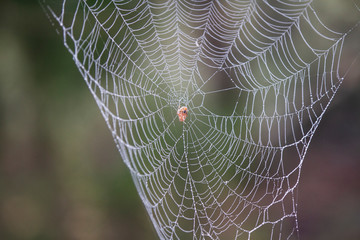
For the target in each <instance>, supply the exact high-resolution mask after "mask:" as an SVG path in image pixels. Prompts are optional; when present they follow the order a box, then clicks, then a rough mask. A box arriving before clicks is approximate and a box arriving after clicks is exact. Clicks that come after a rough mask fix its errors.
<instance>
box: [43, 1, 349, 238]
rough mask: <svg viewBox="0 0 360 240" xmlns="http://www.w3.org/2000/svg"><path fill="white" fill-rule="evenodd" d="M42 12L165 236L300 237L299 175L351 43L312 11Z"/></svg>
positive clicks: (63, 8) (288, 7)
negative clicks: (181, 114)
mask: <svg viewBox="0 0 360 240" xmlns="http://www.w3.org/2000/svg"><path fill="white" fill-rule="evenodd" d="M55 2H56V1H55ZM43 6H44V8H45V9H46V11H47V12H48V13H49V16H50V18H51V19H52V20H53V22H54V24H55V25H56V26H57V27H58V28H60V29H61V33H62V36H63V38H64V44H65V46H66V48H67V49H68V50H69V52H70V53H71V54H72V56H73V59H74V61H75V63H76V65H77V67H78V68H79V70H80V72H81V74H82V76H83V77H84V79H85V81H86V83H87V84H88V86H89V89H90V91H91V93H92V94H93V96H94V98H95V100H96V102H97V104H98V106H99V108H100V110H101V112H102V114H103V116H104V118H105V120H106V123H107V124H108V126H109V128H110V130H111V132H112V134H113V136H114V139H115V141H116V143H117V147H118V149H119V151H120V154H121V157H122V158H123V160H124V161H125V163H126V165H127V166H128V168H129V169H130V171H131V174H132V176H133V179H134V183H135V185H136V188H137V190H138V193H139V195H140V197H141V199H142V201H143V203H144V205H145V207H146V210H147V211H148V213H149V216H150V218H151V220H152V223H153V224H154V227H155V229H156V231H157V233H158V236H159V237H160V239H250V238H251V239H262V238H267V239H290V238H297V237H298V234H299V233H298V223H297V200H296V189H297V185H298V183H299V177H300V170H301V166H302V163H303V160H304V157H305V153H306V151H307V148H308V146H309V143H310V140H311V138H312V136H313V134H314V132H315V130H316V128H317V127H318V125H319V122H320V120H321V118H322V116H323V114H324V112H325V110H326V109H327V107H328V105H329V103H330V102H331V100H332V98H333V97H334V94H335V93H336V91H337V90H338V87H339V85H340V84H341V82H342V80H343V78H342V77H341V76H339V69H338V68H339V59H340V55H341V51H342V46H343V41H344V38H345V37H346V35H347V34H343V33H338V32H335V31H332V30H330V29H329V28H327V27H326V26H325V24H323V23H322V22H321V20H320V18H319V17H318V16H317V13H316V11H315V10H314V8H313V6H312V3H311V1H297V2H295V1H290V0H289V1H285V0H283V1H230V0H229V1H205V0H201V1H190V0H182V1H174V0H167V1H166V0H159V1H153V0H148V1H145V0H144V1H138V0H136V1H132V0H128V1H107V0H98V1H70V0H68V1H66V0H63V2H62V5H59V3H58V2H57V3H49V2H48V1H46V2H45V3H44V4H43ZM179 105H180V106H187V108H188V109H189V115H188V117H187V118H186V121H185V122H184V123H182V122H179V120H178V118H177V115H176V113H177V109H178V107H179Z"/></svg>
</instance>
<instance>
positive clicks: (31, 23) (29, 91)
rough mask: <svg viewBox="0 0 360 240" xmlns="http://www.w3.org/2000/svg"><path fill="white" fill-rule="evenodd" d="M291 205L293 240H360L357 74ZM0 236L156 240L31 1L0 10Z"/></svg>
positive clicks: (66, 58) (105, 134) (107, 137)
mask: <svg viewBox="0 0 360 240" xmlns="http://www.w3.org/2000/svg"><path fill="white" fill-rule="evenodd" d="M353 44H355V45H356V44H357V45H359V43H358V42H356V41H355V42H353ZM350 49H351V47H350ZM350 51H351V50H350ZM355 53H356V51H355ZM345 62H346V61H345ZM349 63H350V62H349ZM349 63H348V64H349ZM355 64H357V65H359V61H357V62H355ZM357 68H358V67H357ZM355 70H356V67H355ZM298 203H299V205H298V210H299V212H298V216H299V226H300V237H301V239H324V240H331V239H349V240H351V239H354V240H355V239H360V74H359V71H352V72H351V74H349V75H348V78H347V79H345V82H344V84H343V86H342V87H341V90H340V92H339V93H338V95H337V96H336V97H335V100H334V102H333V104H332V106H331V108H330V110H329V111H328V113H327V114H326V115H325V117H324V119H323V120H322V123H321V124H320V127H319V129H318V132H317V133H316V134H315V137H314V139H313V142H312V144H311V145H310V149H309V152H308V155H307V158H306V159H305V164H304V166H303V170H302V179H301V181H300V185H299V201H298ZM0 239H29V240H30V239H34V240H35V239H39V240H40V239H44V240H45V239H74V240H75V239H76V240H91V239H157V237H156V233H155V231H154V230H153V227H152V224H151V222H150V220H149V218H148V216H147V213H146V211H145V209H144V207H143V205H142V203H141V200H140V199H139V197H138V195H137V193H136V189H135V187H134V185H133V183H132V179H131V176H130V173H129V172H128V170H127V169H126V167H125V165H124V164H123V162H122V160H121V158H120V154H119V153H118V151H117V149H116V146H115V144H114V142H113V139H112V136H111V134H110V132H109V130H108V129H107V126H106V124H105V121H104V120H103V118H102V116H101V115H100V111H99V110H98V108H97V105H96V104H95V101H94V100H93V98H92V96H91V94H90V92H89V91H88V89H87V86H86V84H85V82H84V81H83V80H82V78H81V75H80V73H79V72H78V70H77V68H76V66H75V64H74V63H73V61H72V59H71V55H70V54H69V53H68V52H67V51H66V49H65V47H64V46H63V43H62V39H61V36H59V35H57V34H56V32H55V30H54V29H53V28H52V26H51V24H50V22H49V21H48V19H47V17H46V15H45V14H44V12H43V11H42V9H41V7H40V5H39V4H38V2H37V1H28V0H23V1H20V0H16V1H15V0H13V1H11V0H7V1H5V2H4V1H2V3H1V5H0Z"/></svg>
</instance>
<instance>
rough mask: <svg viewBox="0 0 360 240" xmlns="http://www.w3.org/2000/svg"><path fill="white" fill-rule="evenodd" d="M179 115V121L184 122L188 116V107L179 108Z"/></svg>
mask: <svg viewBox="0 0 360 240" xmlns="http://www.w3.org/2000/svg"><path fill="white" fill-rule="evenodd" d="M177 115H178V116H179V121H180V122H184V121H185V119H186V117H187V115H188V109H187V107H179V109H178V111H177Z"/></svg>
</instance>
